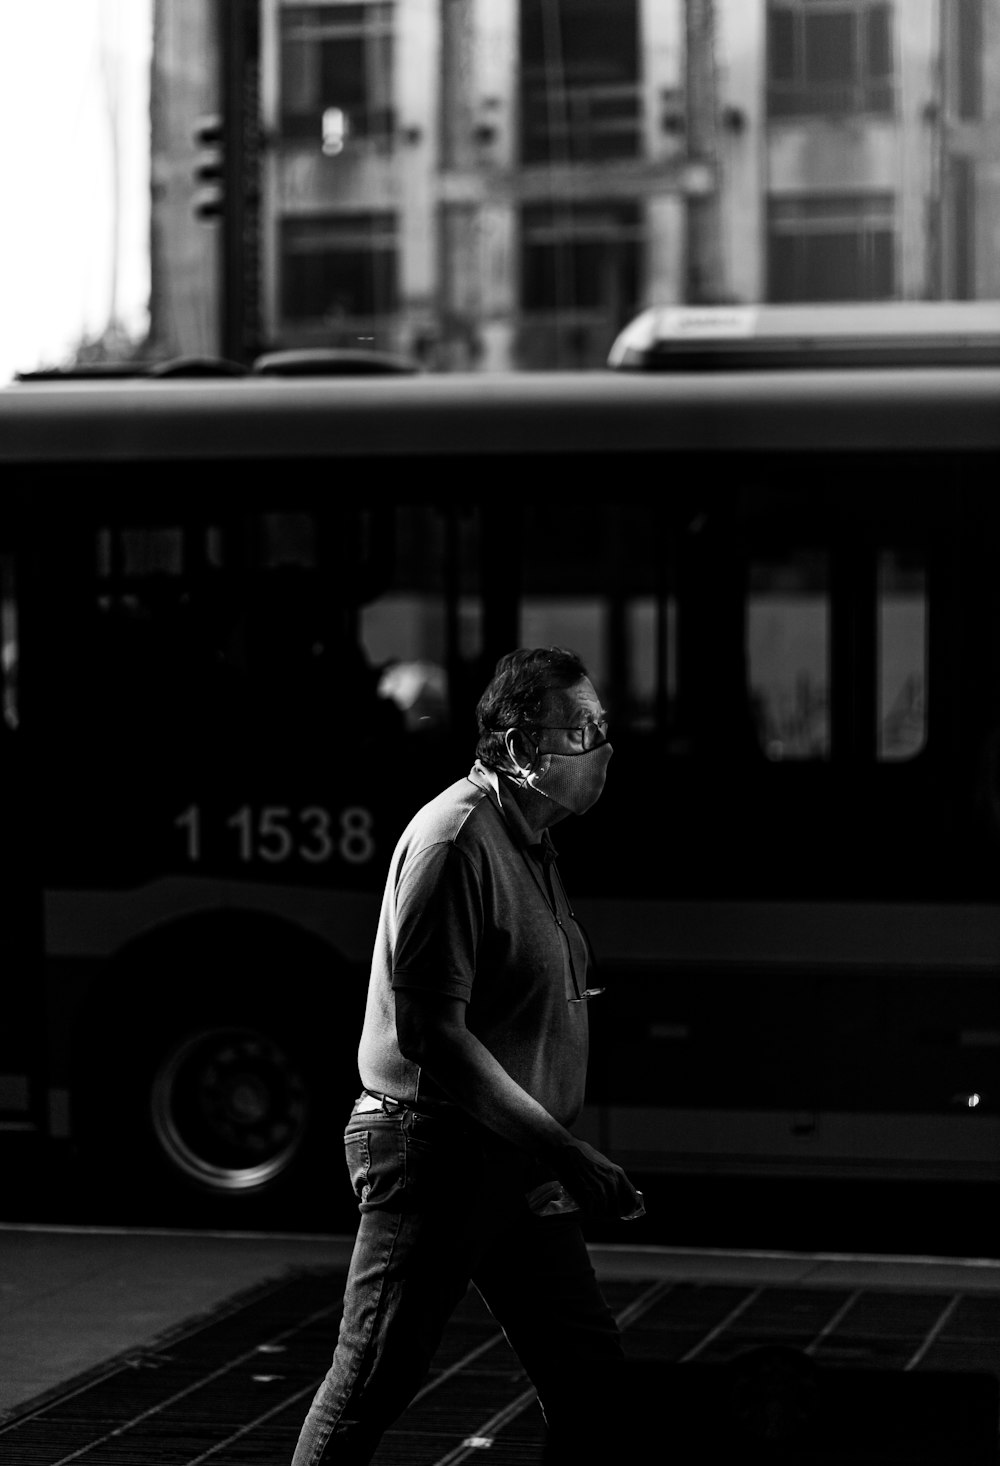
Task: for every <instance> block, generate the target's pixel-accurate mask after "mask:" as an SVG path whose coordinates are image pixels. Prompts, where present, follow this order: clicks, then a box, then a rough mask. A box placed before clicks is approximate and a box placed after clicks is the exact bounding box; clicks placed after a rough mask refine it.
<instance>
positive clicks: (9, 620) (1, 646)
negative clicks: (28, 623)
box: [0, 555, 18, 730]
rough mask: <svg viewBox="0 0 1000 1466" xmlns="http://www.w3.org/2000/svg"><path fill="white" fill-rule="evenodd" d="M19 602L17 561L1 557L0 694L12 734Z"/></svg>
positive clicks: (7, 725)
mask: <svg viewBox="0 0 1000 1466" xmlns="http://www.w3.org/2000/svg"><path fill="white" fill-rule="evenodd" d="M17 664H18V631H17V601H16V600H15V598H14V558H13V556H12V555H0V691H2V695H3V703H2V709H0V712H2V716H3V722H4V724H5V725H6V727H8V728H10V729H11V730H13V729H15V728H16V727H17V725H18V704H17V671H18V665H17Z"/></svg>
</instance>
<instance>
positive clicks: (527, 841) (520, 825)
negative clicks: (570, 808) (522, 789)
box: [469, 759, 556, 855]
mask: <svg viewBox="0 0 1000 1466" xmlns="http://www.w3.org/2000/svg"><path fill="white" fill-rule="evenodd" d="M469 778H470V779H471V780H472V782H473V784H478V785H479V787H480V788H481V789H489V790H491V791H492V793H493V796H494V799H495V801H496V804H497V807H498V808H499V810H500V813H501V814H502V815H503V817H504V820H505V822H506V824H507V828H508V829H509V830H510V832H511V834H512V835H513V837H514V839H515V840H516V842H517V843H518V845H522V846H523V847H524V848H525V849H526V850H533V851H534V852H535V853H537V854H540V855H541V854H545V853H546V852H548V853H551V854H552V855H555V853H556V847H555V845H554V843H553V840H552V836H551V835H550V834H549V832H548V830H543V831H542V832H541V834H540V835H536V834H535V832H534V830H532V828H531V827H530V825H529V824H528V822H527V820H526V819H525V818H524V815H523V814H522V813H521V811H520V810H519V809H518V807H517V804H516V802H515V800H514V799H512V798H511V797H510V795H509V794H507V791H506V789H505V787H504V786H505V783H506V781H505V780H504V779H501V778H500V776H499V774H498V773H497V771H496V769H488V768H487V767H486V765H485V764H481V763H480V762H479V760H478V759H476V762H475V763H474V764H473V765H472V768H471V769H470V771H469ZM505 794H506V798H505V797H504V796H505Z"/></svg>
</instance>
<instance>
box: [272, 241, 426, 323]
mask: <svg viewBox="0 0 1000 1466" xmlns="http://www.w3.org/2000/svg"><path fill="white" fill-rule="evenodd" d="M396 273H397V260H396V221H395V217H394V216H393V215H392V214H332V215H331V214H325V215H322V216H321V217H318V218H317V217H315V216H313V217H310V218H304V219H299V218H286V219H283V220H282V222H281V312H282V316H283V319H284V320H285V321H287V322H288V323H290V324H294V325H303V324H311V325H316V326H323V327H327V328H330V329H336V328H337V327H338V326H341V325H344V324H356V323H360V322H364V321H369V320H373V319H376V318H378V317H380V316H386V315H391V314H392V313H393V312H394V311H395V309H396V303H397V285H396Z"/></svg>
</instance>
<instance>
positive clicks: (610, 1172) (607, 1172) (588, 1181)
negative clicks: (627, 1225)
mask: <svg viewBox="0 0 1000 1466" xmlns="http://www.w3.org/2000/svg"><path fill="white" fill-rule="evenodd" d="M546 1159H547V1160H548V1161H549V1163H550V1164H551V1166H552V1168H553V1170H554V1171H555V1173H556V1175H557V1176H558V1178H559V1180H560V1181H561V1182H562V1184H563V1185H564V1186H565V1188H566V1190H567V1191H568V1192H569V1194H570V1195H571V1196H572V1197H573V1199H574V1200H575V1201H578V1202H579V1203H580V1207H581V1210H582V1211H584V1212H586V1213H588V1214H589V1215H591V1216H606V1217H624V1216H628V1214H629V1212H633V1211H635V1210H636V1208H637V1207H639V1206H640V1205H641V1202H640V1200H639V1194H638V1192H637V1191H636V1189H635V1187H634V1186H633V1185H632V1182H631V1181H630V1180H629V1178H628V1177H627V1176H626V1174H625V1172H624V1171H623V1170H622V1168H621V1166H616V1165H615V1163H614V1161H609V1160H608V1158H607V1156H604V1155H601V1152H600V1151H599V1150H595V1149H594V1147H593V1146H592V1145H588V1144H587V1142H586V1141H585V1140H576V1139H574V1140H573V1142H572V1144H570V1145H567V1146H563V1147H561V1148H560V1149H559V1150H558V1151H557V1152H556V1153H555V1154H552V1155H549V1156H547V1157H546Z"/></svg>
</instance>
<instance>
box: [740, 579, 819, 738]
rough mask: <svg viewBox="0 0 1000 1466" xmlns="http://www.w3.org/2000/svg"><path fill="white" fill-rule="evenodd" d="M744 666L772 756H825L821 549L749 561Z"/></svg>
mask: <svg viewBox="0 0 1000 1466" xmlns="http://www.w3.org/2000/svg"><path fill="white" fill-rule="evenodd" d="M746 634H747V667H748V675H749V681H750V693H751V697H752V699H753V703H754V710H755V714H756V720H757V729H758V736H759V738H760V744H761V747H762V749H763V750H764V752H765V754H766V755H767V757H768V758H770V759H775V760H779V759H826V758H829V757H830V594H829V560H828V557H827V556H826V555H825V554H822V553H820V552H813V551H796V552H793V553H791V554H789V555H787V556H783V557H782V558H780V559H773V560H767V561H764V560H758V561H755V562H754V563H753V564H752V565H751V566H750V582H749V598H748V602H747V626H746Z"/></svg>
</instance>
